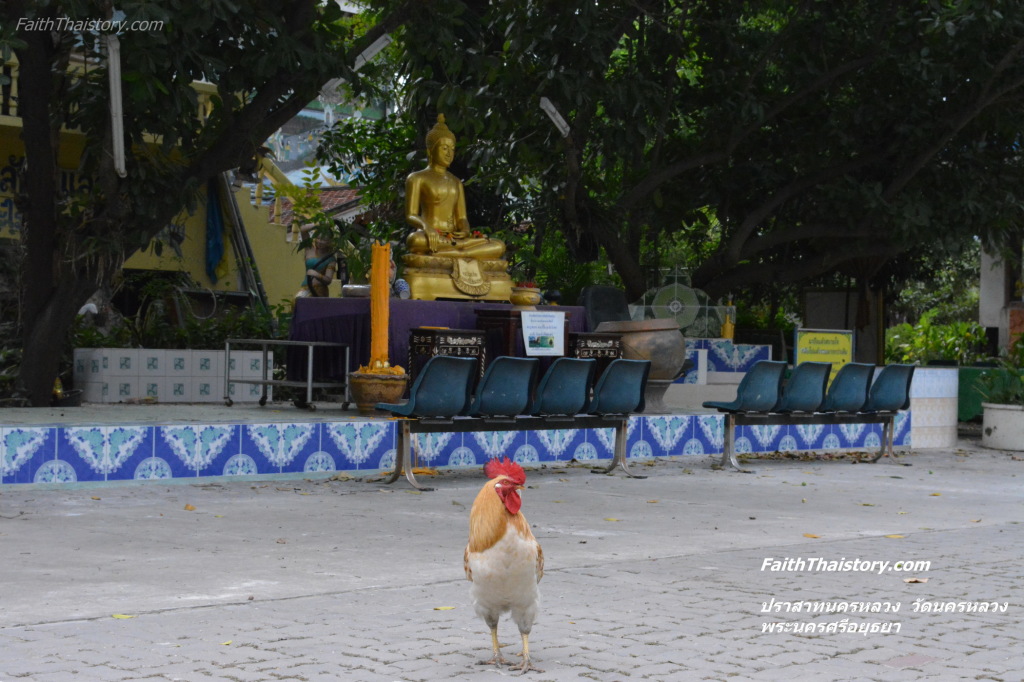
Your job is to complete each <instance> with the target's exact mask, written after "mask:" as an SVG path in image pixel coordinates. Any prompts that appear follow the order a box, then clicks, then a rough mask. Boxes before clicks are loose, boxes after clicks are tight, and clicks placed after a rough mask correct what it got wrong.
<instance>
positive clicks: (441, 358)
mask: <svg viewBox="0 0 1024 682" xmlns="http://www.w3.org/2000/svg"><path fill="white" fill-rule="evenodd" d="M475 368H476V358H463V357H455V356H450V355H436V356H434V357H432V358H430V360H428V361H427V363H426V364H425V365H424V366H423V369H422V370H421V371H420V373H419V374H418V375H417V376H416V380H415V381H414V382H413V384H412V387H411V388H410V389H409V400H408V401H406V402H404V403H377V405H376V407H377V409H378V410H385V411H387V412H391V413H392V414H397V415H401V416H403V417H448V418H450V417H455V416H457V415H460V414H463V413H464V412H465V411H466V409H467V407H468V406H469V397H470V385H471V381H472V378H473V371H474V369H475Z"/></svg>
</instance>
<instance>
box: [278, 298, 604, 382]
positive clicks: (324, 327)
mask: <svg viewBox="0 0 1024 682" xmlns="http://www.w3.org/2000/svg"><path fill="white" fill-rule="evenodd" d="M478 308H488V309H502V308H507V309H514V308H515V306H513V305H510V304H508V303H481V302H479V301H414V300H408V299H401V298H392V299H391V318H390V321H389V324H388V356H389V357H390V358H391V362H392V364H398V365H401V366H403V367H406V368H408V366H409V365H408V363H409V331H410V330H411V329H415V328H416V327H448V328H449V329H477V328H478V327H477V323H476V312H475V311H476V309H478ZM540 309H542V310H549V311H553V312H554V311H558V312H566V313H568V322H569V331H570V332H583V331H586V311H585V309H584V308H582V307H579V306H558V307H547V306H544V307H542V308H540ZM288 338H289V339H291V340H293V341H332V342H335V343H346V344H348V346H349V348H350V350H351V354H350V363H351V366H350V367H349V368H348V369H349V370H350V371H354V370H357V369H359V366H360V365H365V364H367V363H368V362H369V360H370V299H368V298H300V299H298V300H296V301H295V310H294V312H293V314H292V326H291V330H290V332H289V335H288ZM292 352H293V351H292ZM292 352H289V362H288V378H289V379H290V380H293V381H301V380H304V379H305V373H306V372H305V369H306V368H305V365H304V363H303V362H301V361H300V359H299V358H298V357H297V356H296V357H295V360H294V361H292ZM303 352H305V351H303ZM343 364H344V354H342V353H341V352H339V351H336V350H333V349H317V351H316V353H315V355H314V369H313V373H314V375H315V376H316V377H317V378H320V379H331V380H341V379H343V378H344V377H345V374H346V372H345V368H344V367H342V365H343Z"/></svg>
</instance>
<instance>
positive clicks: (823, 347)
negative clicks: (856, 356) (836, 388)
mask: <svg viewBox="0 0 1024 682" xmlns="http://www.w3.org/2000/svg"><path fill="white" fill-rule="evenodd" d="M793 348H794V349H795V351H796V352H795V354H794V358H793V360H794V362H795V363H796V364H800V363H801V362H831V363H832V373H831V374H830V375H829V377H828V381H829V384H831V383H832V379H834V378H835V376H836V373H837V372H838V371H839V368H840V367H842V366H843V365H845V364H846V363H848V362H852V361H853V332H852V331H849V330H846V329H797V330H796V342H795V343H794V345H793Z"/></svg>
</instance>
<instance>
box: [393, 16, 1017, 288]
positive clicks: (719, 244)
mask: <svg viewBox="0 0 1024 682" xmlns="http://www.w3.org/2000/svg"><path fill="white" fill-rule="evenodd" d="M428 36H430V38H433V39H434V40H431V39H430V38H428ZM399 39H400V40H401V41H402V42H403V48H404V50H405V55H406V57H405V59H404V60H403V61H401V62H395V64H397V65H399V66H400V67H401V69H402V72H401V75H402V77H403V78H404V79H405V82H406V83H408V85H409V87H408V89H407V90H406V91H405V93H404V94H405V98H404V99H403V100H402V102H401V103H400V106H399V112H400V114H399V115H400V116H403V117H406V118H408V120H410V121H412V122H414V124H415V128H416V130H417V131H419V130H426V129H427V128H428V127H429V123H430V121H431V119H432V117H433V116H434V115H435V114H436V113H437V112H444V113H446V114H447V115H448V123H449V126H450V127H451V128H452V129H453V130H454V131H455V132H456V134H458V135H460V145H462V146H464V147H465V150H464V158H465V159H466V164H467V167H468V168H469V170H470V171H471V172H470V173H468V174H462V175H461V177H463V179H464V180H466V179H467V178H471V179H472V181H473V183H475V184H476V185H478V186H479V187H480V188H481V189H482V188H486V189H487V191H488V192H489V193H490V194H491V195H493V196H496V197H502V198H504V199H508V201H507V203H506V204H505V205H504V206H503V207H502V208H503V210H505V211H506V212H509V213H510V212H512V211H513V210H518V211H519V213H518V214H517V215H516V220H515V221H508V222H512V223H513V224H515V222H525V223H529V224H531V225H533V226H534V227H535V228H536V229H537V230H538V234H543V235H550V237H549V238H551V239H554V238H555V236H556V230H557V233H558V234H560V235H561V236H562V238H564V239H565V241H566V243H567V245H568V247H569V249H570V252H571V253H572V254H573V256H574V257H576V258H579V259H581V260H586V261H592V260H595V259H597V258H598V257H599V254H601V253H602V251H601V249H603V252H604V253H605V254H606V255H607V257H608V258H609V259H610V260H611V261H612V262H613V263H614V265H615V267H616V271H617V272H618V274H619V275H620V276H621V277H622V278H623V282H624V284H625V285H626V287H627V289H629V290H631V291H632V293H633V294H634V295H639V294H640V293H642V292H643V291H644V290H646V288H647V287H648V286H650V285H651V284H652V283H651V282H649V281H647V280H648V278H649V276H650V273H651V272H653V271H655V270H656V268H657V267H659V266H662V265H664V263H663V262H661V263H658V262H655V260H654V259H651V258H650V257H649V254H645V253H644V251H643V249H644V244H647V243H654V244H660V243H664V242H667V241H671V238H670V236H672V235H680V237H681V240H682V241H683V242H685V243H687V244H689V245H691V246H692V247H696V248H691V250H690V252H689V253H691V254H694V255H696V256H699V260H698V262H697V267H695V268H694V269H693V270H692V275H693V277H692V280H693V284H694V285H695V286H697V287H699V288H702V289H705V290H706V291H708V293H709V294H710V295H711V296H712V298H719V297H721V296H723V295H726V294H728V293H730V292H732V293H734V294H735V293H736V292H739V291H741V290H744V289H748V290H756V289H765V288H774V287H785V286H792V285H796V286H806V285H808V284H812V283H815V284H816V283H817V280H820V279H821V278H829V277H833V276H835V274H836V273H837V272H841V273H842V274H843V276H844V277H847V278H852V279H861V280H868V279H872V278H875V277H876V276H880V275H879V273H880V271H881V269H882V267H883V266H884V265H885V263H886V262H888V261H890V260H891V259H893V258H895V257H897V256H898V255H900V254H902V253H906V252H908V251H913V252H920V250H921V249H922V248H926V249H928V250H930V251H933V252H934V253H936V254H942V253H953V254H956V253H958V252H959V251H960V250H961V249H962V248H963V247H964V245H965V244H966V243H967V242H969V241H970V240H972V239H973V238H974V235H978V236H980V237H981V238H982V239H983V240H984V241H985V242H986V243H988V242H992V243H1005V241H1006V240H1007V239H1010V238H1012V234H1013V231H1014V230H1019V228H1018V227H1016V226H1017V224H1018V223H1017V222H1015V220H1014V218H1013V216H1015V215H1019V212H1020V211H1021V209H1022V207H1024V199H1022V197H1021V195H1020V193H1019V192H1018V191H1017V187H1019V186H1020V185H1021V183H1022V182H1024V165H1022V160H1021V158H1020V155H1019V153H1018V146H1017V143H1016V141H1017V139H1018V137H1019V129H1018V128H1019V126H1018V125H1017V124H1016V121H1018V120H1020V116H1021V114H1022V113H1024V112H1022V111H1021V107H1022V106H1024V99H1021V98H1020V97H1019V94H1020V92H1021V90H1022V88H1024V78H1022V76H1024V63H1022V62H1021V61H1020V60H1019V59H1016V55H1017V50H1018V46H1019V44H1020V41H1021V40H1022V39H1024V6H1022V5H1021V4H1020V3H1005V2H1000V3H889V4H885V3H878V2H871V1H869V0H853V1H851V2H842V3H826V2H814V3H807V4H804V5H800V6H799V8H798V7H797V6H795V5H793V3H784V2H778V1H777V0H760V1H758V2H748V1H746V0H723V1H721V2H705V3H690V2H682V1H681V0H655V1H654V2H642V3H637V2H632V1H631V0H607V1H604V2H598V3H595V2H589V1H585V0H566V1H565V2H559V3H547V4H545V5H544V11H537V6H536V3H521V2H511V1H504V2H503V1H500V0H499V1H496V2H490V3H475V2H468V1H462V2H460V1H458V0H452V1H451V2H446V3H443V4H442V5H440V6H438V7H437V8H436V11H433V12H431V13H429V15H428V13H426V12H424V15H423V16H422V17H420V23H419V24H418V26H417V30H415V31H408V32H406V33H404V34H402V35H401V36H400V38H399ZM439 45H442V46H444V47H443V48H442V49H439V47H438V46H439ZM996 93H998V94H996ZM542 97H543V98H547V99H548V100H550V101H551V102H552V103H553V104H554V106H555V108H556V109H557V110H558V112H559V113H560V114H561V116H562V117H563V118H564V119H565V121H566V123H567V124H568V127H569V134H568V136H565V137H563V136H562V135H561V134H560V133H559V131H558V130H557V129H556V128H555V126H554V125H552V123H551V121H549V120H548V118H547V116H546V114H545V113H544V111H542V110H541V108H540V101H541V98H542ZM510 103H514V108H510ZM467 186H468V183H467ZM513 207H515V208H513ZM497 222H498V221H491V222H490V224H492V225H493V224H497ZM501 222H505V221H501ZM506 224H507V223H506ZM837 245H838V246H837ZM922 245H924V246H922ZM906 272H909V270H906ZM885 277H886V284H889V285H890V289H889V290H890V291H892V290H899V289H900V288H902V285H903V283H904V282H906V281H907V279H909V278H908V277H907V275H906V274H905V273H904V274H901V272H900V270H899V269H894V270H893V271H892V272H889V273H885ZM873 283H875V282H873Z"/></svg>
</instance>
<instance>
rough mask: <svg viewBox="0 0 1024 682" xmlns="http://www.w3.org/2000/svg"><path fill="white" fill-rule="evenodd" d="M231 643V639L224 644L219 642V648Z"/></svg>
mask: <svg viewBox="0 0 1024 682" xmlns="http://www.w3.org/2000/svg"><path fill="white" fill-rule="evenodd" d="M233 641H234V640H231V639H229V640H228V641H226V642H221V643H220V645H221V646H227V645H228V644H231V642H233Z"/></svg>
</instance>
